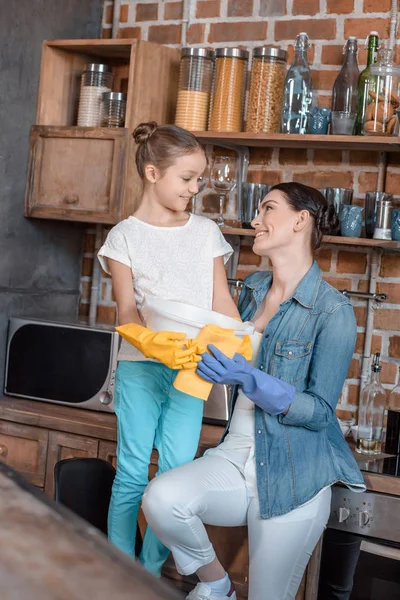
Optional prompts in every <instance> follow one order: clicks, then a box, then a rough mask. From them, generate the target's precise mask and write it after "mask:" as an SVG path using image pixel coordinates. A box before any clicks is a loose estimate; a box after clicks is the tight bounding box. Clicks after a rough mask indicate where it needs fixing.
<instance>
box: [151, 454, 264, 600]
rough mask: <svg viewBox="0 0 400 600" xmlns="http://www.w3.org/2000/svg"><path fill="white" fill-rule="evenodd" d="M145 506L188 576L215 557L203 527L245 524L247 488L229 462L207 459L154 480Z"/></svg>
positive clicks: (217, 458) (154, 527)
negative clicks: (205, 525) (206, 525)
mask: <svg viewBox="0 0 400 600" xmlns="http://www.w3.org/2000/svg"><path fill="white" fill-rule="evenodd" d="M142 507H143V511H144V514H145V516H146V519H147V522H148V523H149V525H150V526H151V528H152V530H153V531H154V532H155V534H156V535H157V536H158V537H159V539H160V540H162V542H163V543H164V544H165V545H166V546H168V548H170V550H171V551H172V554H173V556H174V559H175V563H176V567H177V569H178V571H179V572H180V573H182V574H183V575H189V574H191V573H194V572H195V571H197V570H198V569H199V568H200V567H203V566H204V565H208V564H210V563H212V562H213V561H214V559H215V552H214V549H213V547H212V545H211V543H210V540H209V538H208V535H207V532H206V529H205V527H204V524H208V525H220V526H225V527H236V526H239V525H245V524H246V519H247V507H248V499H247V490H246V486H245V482H244V479H243V477H242V475H241V474H240V473H239V471H238V470H237V469H236V467H235V466H234V465H232V464H231V463H230V462H229V461H227V460H226V459H224V458H220V457H217V456H204V457H203V458H199V459H197V460H195V461H194V462H191V463H188V464H185V465H182V466H180V467H177V468H176V469H173V470H172V471H169V472H168V473H163V474H162V475H159V476H158V477H156V478H155V479H153V481H151V483H150V484H149V485H148V487H147V489H146V491H145V493H144V495H143V504H142ZM258 600H259V599H258Z"/></svg>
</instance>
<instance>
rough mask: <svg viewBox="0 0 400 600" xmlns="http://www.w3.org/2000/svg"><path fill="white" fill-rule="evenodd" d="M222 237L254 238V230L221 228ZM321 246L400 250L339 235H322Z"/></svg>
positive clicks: (396, 246) (384, 243) (385, 242)
mask: <svg viewBox="0 0 400 600" xmlns="http://www.w3.org/2000/svg"><path fill="white" fill-rule="evenodd" d="M221 231H222V233H223V234H224V235H241V236H249V237H254V236H255V234H256V232H255V231H254V229H244V228H242V227H222V229H221ZM322 243H323V244H339V245H342V246H362V247H364V248H365V247H367V248H385V249H389V250H400V242H395V241H394V240H370V239H369V238H356V237H341V236H339V235H324V236H323V238H322Z"/></svg>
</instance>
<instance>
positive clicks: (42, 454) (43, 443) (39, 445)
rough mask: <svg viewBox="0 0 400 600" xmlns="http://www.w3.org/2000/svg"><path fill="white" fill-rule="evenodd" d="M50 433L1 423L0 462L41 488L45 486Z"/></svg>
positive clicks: (16, 424)
mask: <svg viewBox="0 0 400 600" xmlns="http://www.w3.org/2000/svg"><path fill="white" fill-rule="evenodd" d="M47 442H48V432H47V431H46V430H44V429H39V428H38V427H31V426H29V425H20V424H19V423H10V422H8V421H0V460H1V461H2V462H4V463H6V464H7V465H9V466H10V467H12V468H13V469H15V470H16V471H18V472H19V473H21V475H23V476H24V477H26V478H27V479H28V481H30V482H31V483H33V484H34V485H37V486H39V487H43V486H44V479H45V472H46V454H47Z"/></svg>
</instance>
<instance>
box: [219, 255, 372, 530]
mask: <svg viewBox="0 0 400 600" xmlns="http://www.w3.org/2000/svg"><path fill="white" fill-rule="evenodd" d="M271 283H272V273H271V272H267V273H265V272H256V273H253V274H251V275H249V276H248V277H247V278H246V280H245V285H244V287H243V290H242V293H241V295H240V299H239V312H240V315H241V317H242V319H243V321H249V320H251V319H253V318H254V316H255V314H256V311H257V309H258V307H259V306H260V304H261V302H262V301H263V300H264V298H265V296H266V294H267V292H268V290H269V288H270V286H271ZM356 331H357V330H356V321H355V316H354V312H353V308H352V306H351V304H350V302H349V301H348V299H347V298H346V297H345V296H344V295H343V294H341V293H340V292H338V291H337V290H336V289H335V288H333V287H332V286H330V285H329V284H328V283H326V282H325V281H323V280H322V275H321V270H320V268H319V267H318V265H317V263H316V262H314V263H313V265H312V267H311V268H310V269H309V271H308V272H307V273H306V275H305V276H304V277H303V279H302V280H301V281H300V283H299V285H298V286H297V288H296V290H295V292H294V294H293V296H292V297H291V298H289V300H286V301H285V302H283V303H282V304H281V305H280V306H279V310H278V312H277V313H276V314H275V316H273V317H272V318H271V320H270V321H269V323H268V324H267V326H266V328H265V331H264V334H263V338H262V341H261V345H260V349H259V353H258V358H257V367H258V368H259V369H261V370H262V371H265V372H266V373H269V374H270V375H273V376H274V377H278V378H279V379H282V380H284V381H287V382H288V383H291V384H292V385H294V386H295V389H296V391H295V394H294V400H293V402H292V404H291V405H290V408H289V411H288V413H287V414H286V415H284V414H280V415H277V416H271V415H269V414H268V413H266V412H264V411H263V410H262V409H260V408H259V407H258V406H256V407H255V460H256V471H257V488H258V496H259V503H260V512H261V518H263V519H268V518H270V517H273V516H277V515H282V514H285V513H287V512H289V511H291V510H293V509H295V508H296V507H298V506H300V505H301V504H304V503H305V502H307V501H308V500H310V499H312V498H313V497H314V496H315V495H316V494H317V493H318V492H319V491H320V490H322V489H323V488H325V487H327V486H330V485H332V484H333V483H335V482H338V481H341V482H343V483H344V484H346V485H347V486H348V487H350V488H351V489H353V490H354V491H360V492H361V491H364V489H365V485H364V481H363V478H362V475H361V472H360V470H359V468H358V466H357V463H356V461H355V459H354V457H353V455H352V453H351V451H350V449H349V446H348V445H347V442H346V441H345V439H344V437H343V435H342V432H341V430H340V426H339V423H338V420H337V418H336V415H335V408H336V404H337V401H338V399H339V396H340V393H341V390H342V387H343V384H344V381H345V378H346V375H347V371H348V368H349V365H350V361H351V358H352V355H353V351H354V345H355V341H356ZM236 396H237V387H235V388H234V389H233V390H232V397H231V399H232V403H231V414H232V412H233V408H234V404H235V401H236ZM228 428H229V423H228V427H227V430H228Z"/></svg>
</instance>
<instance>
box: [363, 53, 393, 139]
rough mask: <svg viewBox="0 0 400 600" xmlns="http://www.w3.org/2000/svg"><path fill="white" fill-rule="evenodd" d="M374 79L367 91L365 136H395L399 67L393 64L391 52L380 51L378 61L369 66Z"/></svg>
mask: <svg viewBox="0 0 400 600" xmlns="http://www.w3.org/2000/svg"><path fill="white" fill-rule="evenodd" d="M371 75H373V76H375V77H376V82H375V84H374V86H373V87H372V89H370V90H368V104H367V107H366V109H365V119H364V134H365V135H396V124H397V122H398V120H397V116H396V115H397V114H398V111H399V109H400V66H399V65H397V64H395V63H394V62H393V50H380V52H379V60H378V62H377V63H376V64H374V65H371Z"/></svg>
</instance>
